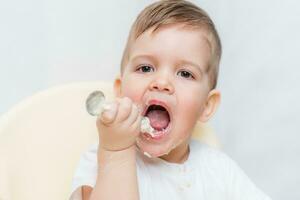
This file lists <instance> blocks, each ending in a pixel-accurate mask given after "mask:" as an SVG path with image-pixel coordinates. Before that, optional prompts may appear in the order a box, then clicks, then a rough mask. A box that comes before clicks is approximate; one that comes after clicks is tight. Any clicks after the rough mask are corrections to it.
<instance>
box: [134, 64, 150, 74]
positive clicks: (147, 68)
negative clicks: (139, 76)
mask: <svg viewBox="0 0 300 200" xmlns="http://www.w3.org/2000/svg"><path fill="white" fill-rule="evenodd" d="M137 71H140V72H144V73H147V72H151V71H154V69H153V67H151V66H149V65H141V66H140V67H138V68H137Z"/></svg>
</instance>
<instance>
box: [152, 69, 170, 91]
mask: <svg viewBox="0 0 300 200" xmlns="http://www.w3.org/2000/svg"><path fill="white" fill-rule="evenodd" d="M150 90H151V91H159V92H165V93H167V94H173V92H174V86H173V83H172V80H171V78H170V75H167V74H164V75H163V74H160V75H158V76H156V77H154V79H153V80H152V82H151V84H150Z"/></svg>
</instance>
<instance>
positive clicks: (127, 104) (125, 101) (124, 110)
mask: <svg viewBox="0 0 300 200" xmlns="http://www.w3.org/2000/svg"><path fill="white" fill-rule="evenodd" d="M131 108H132V100H131V99H130V98H128V97H124V98H122V99H121V100H120V102H119V110H118V115H117V117H116V122H122V121H124V120H125V119H127V118H128V116H129V115H130V113H131Z"/></svg>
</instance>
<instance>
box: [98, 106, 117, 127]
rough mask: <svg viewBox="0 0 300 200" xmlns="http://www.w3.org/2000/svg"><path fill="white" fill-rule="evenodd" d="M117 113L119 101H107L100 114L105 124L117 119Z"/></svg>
mask: <svg viewBox="0 0 300 200" xmlns="http://www.w3.org/2000/svg"><path fill="white" fill-rule="evenodd" d="M117 113H118V103H117V102H111V103H107V104H106V105H105V109H104V111H103V112H102V113H101V114H100V116H99V118H100V121H101V122H102V123H103V124H105V125H108V124H110V123H112V122H113V121H115V118H116V116H117Z"/></svg>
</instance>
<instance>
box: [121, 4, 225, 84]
mask: <svg viewBox="0 0 300 200" xmlns="http://www.w3.org/2000/svg"><path fill="white" fill-rule="evenodd" d="M170 24H183V25H185V26H186V27H190V28H197V29H203V30H205V31H206V36H207V40H208V42H209V45H210V48H211V59H210V63H209V66H207V70H206V72H207V73H208V75H209V81H210V86H211V89H213V88H215V87H216V86H217V79H218V73H219V63H220V59H221V52H222V46H221V41H220V38H219V35H218V32H217V30H216V28H215V25H214V23H213V21H212V20H211V18H210V17H209V16H208V14H207V13H206V12H205V11H204V10H203V9H201V8H199V7H197V6H196V5H194V4H193V3H191V2H188V1H185V0H161V1H158V2H155V3H152V4H150V5H149V6H147V7H146V8H145V9H144V10H142V12H141V13H140V14H139V15H138V17H137V18H136V20H135V22H134V23H133V25H132V27H131V30H130V33H129V36H128V40H127V44H126V46H125V50H124V52H123V56H122V60H121V74H122V73H123V69H124V67H125V65H126V64H127V62H128V60H129V51H130V45H131V44H132V43H133V42H134V41H135V40H136V39H137V38H138V37H139V36H140V35H142V34H143V33H144V32H146V31H147V30H149V29H150V28H152V29H153V32H155V31H157V30H158V29H159V28H160V27H162V26H164V25H170Z"/></svg>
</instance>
